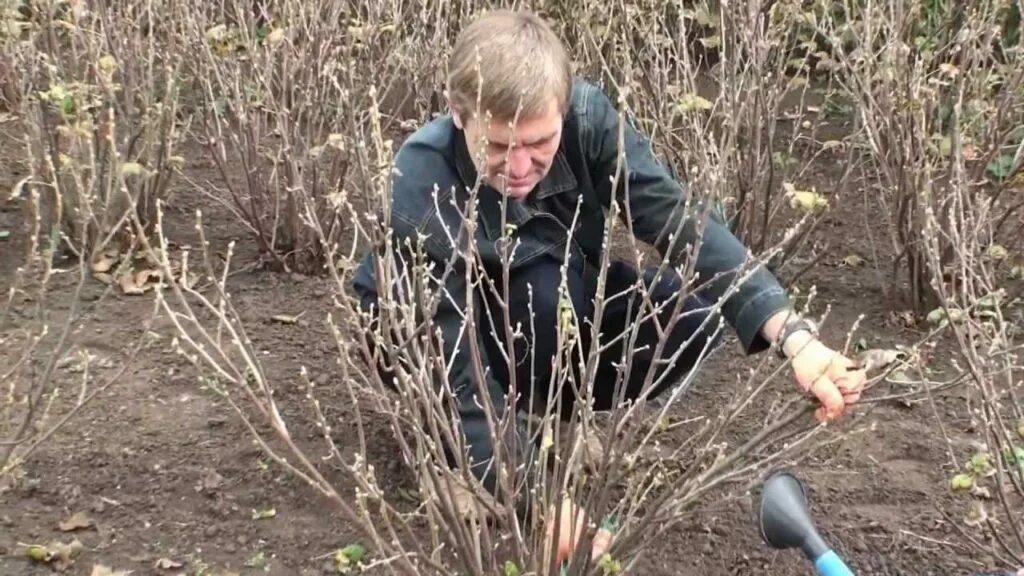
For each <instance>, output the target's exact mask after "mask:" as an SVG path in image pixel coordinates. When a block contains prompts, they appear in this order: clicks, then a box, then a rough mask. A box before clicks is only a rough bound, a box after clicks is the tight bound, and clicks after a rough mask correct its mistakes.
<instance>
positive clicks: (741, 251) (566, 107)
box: [355, 11, 865, 490]
mask: <svg viewBox="0 0 1024 576" xmlns="http://www.w3.org/2000/svg"><path fill="white" fill-rule="evenodd" d="M447 88H448V98H449V105H450V108H451V114H450V115H446V116H441V117H439V118H437V119H435V120H433V121H431V122H430V123H428V124H427V125H425V126H423V127H422V128H420V129H419V130H418V131H417V132H416V133H415V134H413V135H412V136H411V137H410V138H409V139H408V140H407V141H406V142H405V143H404V145H403V146H402V149H401V150H400V152H399V154H398V156H397V158H396V173H397V174H396V177H395V180H394V184H393V203H392V212H391V215H390V216H391V219H390V225H391V227H392V230H393V233H394V235H395V237H396V245H401V244H403V243H404V242H405V240H407V239H409V240H412V241H415V240H416V239H417V237H421V236H422V237H425V238H426V240H425V248H426V251H427V253H428V255H429V257H430V259H431V261H432V263H433V264H434V269H435V271H436V275H437V276H438V277H440V276H441V275H442V274H443V271H444V270H445V269H446V266H447V265H448V263H449V262H450V261H453V260H456V261H457V259H453V258H452V255H453V251H456V247H455V246H453V243H456V242H459V240H458V238H459V232H460V231H463V229H464V226H463V225H462V215H461V214H460V213H459V209H460V208H461V207H463V206H464V204H465V199H466V197H467V194H468V191H469V190H471V189H473V187H474V185H476V183H477V180H478V177H479V178H480V179H481V181H482V184H483V185H482V186H481V187H480V188H479V192H478V197H477V199H478V203H479V204H478V207H477V208H478V225H477V226H476V230H475V233H474V234H475V235H474V238H473V241H474V242H476V246H477V249H478V251H479V255H480V256H479V257H480V259H481V260H482V262H483V267H484V268H485V269H486V270H487V274H488V275H490V276H492V277H493V278H494V279H495V282H496V285H497V286H501V285H502V283H501V281H500V280H499V279H500V278H501V277H502V275H503V271H502V265H501V255H502V253H503V245H504V244H503V243H504V242H507V241H508V240H506V239H505V238H506V237H508V236H510V237H511V239H512V240H513V241H515V242H517V243H518V247H517V248H516V251H515V253H514V256H513V258H512V263H511V267H510V271H509V278H508V279H507V280H508V285H509V294H508V295H507V300H508V306H509V315H510V317H511V322H512V325H513V326H517V325H518V326H521V327H522V330H523V332H524V337H523V338H521V339H519V341H518V343H517V347H516V349H515V357H516V360H517V362H516V365H515V368H514V369H513V370H510V369H509V368H508V366H506V365H505V362H504V361H503V354H502V352H501V348H500V347H499V346H498V345H497V343H496V342H495V337H494V336H493V335H492V334H493V331H492V326H501V325H502V324H501V323H502V322H503V315H502V312H501V311H500V308H499V307H498V306H497V303H496V302H494V301H493V294H491V293H490V290H489V289H487V288H486V286H485V284H481V285H480V286H478V287H476V289H473V290H470V289H467V286H466V281H465V280H466V275H465V273H464V269H462V268H461V266H465V265H466V264H465V263H459V262H456V266H457V269H456V270H453V271H452V272H451V273H449V274H448V275H447V277H446V280H445V284H444V286H443V289H444V293H445V297H444V298H443V299H442V302H441V304H440V306H439V308H438V310H437V314H436V316H435V317H434V318H435V322H436V324H437V325H438V326H439V327H440V330H441V332H442V335H443V338H444V343H445V346H446V350H445V353H446V358H450V357H451V356H452V353H453V352H455V349H456V347H458V348H457V350H458V353H457V354H455V355H454V360H453V361H452V364H451V368H450V373H449V382H448V384H449V385H450V386H451V388H452V390H453V394H454V395H455V397H456V398H457V401H458V402H459V406H458V412H459V417H460V423H461V426H462V431H463V434H464V436H465V439H466V444H467V445H468V447H469V452H470V455H471V456H472V458H473V462H474V464H475V465H476V467H475V468H474V470H475V471H476V473H477V475H478V477H480V479H481V480H482V481H483V483H484V485H485V486H487V487H488V488H489V489H492V490H493V489H494V486H495V480H494V475H493V470H492V469H491V468H490V467H488V463H489V462H490V460H491V458H492V453H493V452H492V448H493V447H492V446H491V436H490V431H489V427H488V423H487V419H486V416H485V413H484V410H483V408H482V407H481V404H482V402H480V395H481V394H487V395H488V396H489V397H490V399H491V402H492V404H493V405H494V406H496V407H498V408H500V407H502V406H503V405H504V397H505V394H506V392H507V390H508V388H509V383H510V380H512V379H513V378H514V379H515V382H516V383H517V385H516V389H517V390H518V391H519V392H520V393H521V394H523V395H524V396H529V395H531V392H532V394H534V395H536V394H538V393H540V394H546V392H547V391H546V390H533V389H532V388H531V387H533V386H542V385H543V383H546V382H549V381H550V380H551V374H550V368H551V359H552V357H553V355H554V354H555V353H556V351H557V343H556V334H557V332H556V329H557V327H556V323H557V322H558V321H559V320H558V319H559V318H560V317H561V312H562V310H561V309H560V308H559V304H560V302H561V301H562V300H561V298H562V297H561V296H560V283H561V279H562V267H563V264H566V261H565V258H564V255H565V253H566V238H567V237H569V236H570V234H569V232H568V231H569V229H570V228H571V227H572V225H573V218H574V215H575V212H576V210H577V202H578V200H582V206H581V208H580V210H581V212H580V215H579V221H578V225H577V227H576V228H575V229H573V230H572V234H571V237H572V240H571V242H570V244H571V247H570V249H569V251H568V252H569V255H570V257H569V259H568V263H567V276H568V278H567V286H566V291H567V294H566V296H567V297H568V299H569V300H571V303H572V306H573V309H574V312H575V314H576V316H577V317H579V318H580V325H581V326H583V327H584V328H583V329H582V330H581V332H588V330H587V329H586V326H588V325H587V324H586V323H585V319H587V318H591V315H592V314H593V311H594V310H593V308H594V294H595V292H596V278H597V274H598V268H599V266H600V265H601V250H602V243H601V240H602V234H603V231H604V228H605V210H607V209H608V207H609V205H610V202H611V200H612V198H615V199H616V200H617V201H618V202H619V203H620V204H621V205H623V206H624V207H628V211H626V210H624V213H625V214H628V215H629V218H630V221H631V224H632V229H633V232H634V234H635V235H636V236H637V237H638V238H639V239H640V240H642V241H644V242H646V243H649V244H651V245H653V246H655V247H656V248H657V249H658V250H659V251H660V252H661V254H662V255H663V257H665V258H667V259H669V261H670V262H672V263H676V262H680V261H682V260H684V259H685V258H686V253H687V252H688V251H689V248H688V246H687V244H691V245H692V244H694V241H695V232H696V230H697V229H698V227H699V226H700V224H699V222H698V219H697V218H691V217H687V216H685V215H684V210H685V207H684V204H685V201H686V197H687V190H686V188H685V185H684V184H681V183H679V182H677V181H676V180H675V179H674V178H673V177H672V175H671V174H670V172H669V171H668V170H667V169H666V168H665V167H663V166H662V165H661V164H660V163H659V162H658V160H657V159H656V158H655V156H654V154H653V152H652V149H651V146H650V144H649V142H648V141H647V140H646V139H645V138H644V137H643V136H642V135H641V134H640V133H639V132H638V131H637V130H636V129H635V128H634V127H633V126H632V125H631V124H630V123H628V122H626V123H625V125H624V126H622V127H621V128H622V130H623V133H624V138H623V147H622V148H621V149H620V145H619V133H620V126H619V124H620V122H619V114H618V111H617V110H616V108H615V106H614V105H613V104H612V103H611V101H610V100H609V98H608V97H607V96H606V95H605V94H604V93H603V92H602V91H601V90H600V89H599V88H598V87H596V86H594V85H592V84H590V83H587V82H584V81H582V80H578V79H575V78H574V77H573V74H572V71H571V65H570V59H569V57H568V55H567V54H566V51H565V49H564V47H563V45H562V43H561V42H560V41H559V39H558V38H557V36H556V35H555V34H554V33H553V32H552V30H551V29H550V28H549V27H548V26H547V25H546V24H545V23H544V22H543V21H542V20H541V19H539V18H538V17H536V16H534V15H532V14H529V13H513V12H507V11H494V12H489V13H487V14H485V15H483V16H481V17H480V18H478V19H477V20H475V21H474V22H472V23H471V24H470V25H469V26H468V27H467V28H466V29H465V30H464V31H463V32H462V33H461V35H460V37H459V38H458V41H457V42H456V45H455V47H454V51H453V54H452V57H451V62H450V74H449V77H448V86H447ZM480 111H483V112H484V113H483V114H481V113H479V112H480ZM513 119H517V121H516V122H515V124H514V126H513V125H512V120H513ZM620 152H621V153H622V154H623V155H624V156H623V163H622V165H621V172H620V176H619V178H618V186H617V187H616V189H614V190H613V189H612V181H613V179H614V177H615V175H616V173H617V169H619V157H620ZM435 194H436V196H437V198H436V202H435V198H434V195H435ZM503 206H505V207H504V211H505V212H504V214H503V213H502V210H503ZM681 223H682V226H680V224H681ZM680 230H681V232H682V234H681V235H680V238H679V239H677V240H676V241H674V242H673V241H672V240H671V238H672V235H677V232H678V231H680ZM373 258H374V256H373V254H369V255H368V256H367V258H366V260H364V262H363V264H362V266H361V267H360V270H359V271H358V273H357V276H356V279H355V288H356V290H357V292H358V293H359V294H360V295H361V297H362V299H363V302H364V305H365V306H366V307H367V308H368V309H372V308H373V306H374V303H375V302H376V298H377V290H378V286H377V283H376V281H375V278H374V273H373V271H374V263H373ZM695 268H696V271H697V273H698V275H699V278H700V282H699V284H700V285H701V287H700V289H699V290H697V291H695V292H694V293H691V294H688V295H686V297H685V306H684V311H683V315H682V318H681V319H680V320H679V322H678V323H677V324H676V326H675V328H674V329H673V331H672V332H671V333H669V334H667V335H665V338H667V346H665V352H664V354H663V355H662V357H661V358H654V357H653V348H654V346H655V344H656V343H657V341H658V338H659V337H658V334H657V331H656V330H655V329H654V327H653V323H652V322H651V321H650V320H648V321H647V322H646V323H642V325H641V327H640V328H639V334H638V341H637V342H636V343H635V347H636V350H637V352H636V353H635V354H634V355H633V356H632V363H633V370H632V373H631V374H630V375H629V377H628V379H627V382H626V383H625V386H626V391H625V399H627V400H628V399H633V398H636V396H637V395H638V394H639V393H640V391H641V388H642V385H643V382H644V380H645V378H646V377H647V372H648V371H649V370H650V369H652V368H653V369H655V370H657V371H658V372H657V375H656V379H657V380H659V381H661V382H664V384H662V385H661V386H659V388H658V389H656V390H655V391H654V393H655V394H657V393H659V392H660V391H662V390H664V389H666V388H667V385H668V384H671V383H672V382H674V381H678V380H679V379H680V378H682V377H683V376H685V374H686V373H687V372H689V371H690V370H691V369H692V368H693V367H694V365H695V364H696V363H697V362H698V361H699V360H700V358H701V357H702V356H703V355H705V354H706V349H708V348H711V347H713V346H715V345H717V341H718V338H717V337H716V335H715V332H716V325H717V322H716V321H715V318H716V317H710V318H709V314H710V312H709V310H710V306H711V304H713V303H722V307H721V314H722V317H724V319H725V321H726V322H728V323H729V325H731V327H732V328H733V329H734V331H735V333H736V335H737V337H738V339H739V341H740V344H741V345H742V347H743V349H744V351H745V353H748V354H753V353H757V352H761V351H763V350H765V349H768V348H769V347H771V346H773V345H775V347H776V348H777V349H778V350H781V351H782V353H784V354H785V356H786V357H787V358H788V359H789V360H790V363H791V365H792V369H793V371H794V374H795V378H796V381H797V383H798V386H799V388H800V390H803V391H806V392H810V393H811V394H813V395H814V396H816V397H817V399H818V400H819V401H820V403H821V407H820V408H819V410H818V417H819V419H822V420H826V419H833V418H836V417H838V416H840V415H841V414H843V412H844V411H845V409H846V405H847V404H848V403H850V402H854V401H856V399H857V398H858V395H859V392H860V390H861V388H862V387H863V384H864V381H865V378H864V373H863V371H861V370H855V369H854V368H855V366H854V364H853V362H852V361H851V360H850V359H848V358H846V357H844V356H843V355H842V354H840V353H838V352H836V351H834V350H832V349H831V348H829V347H828V346H826V345H825V344H824V343H822V342H821V341H819V340H818V339H817V337H816V335H815V333H814V330H813V327H812V326H811V325H810V324H809V323H807V322H804V321H802V320H801V319H799V318H797V316H796V314H795V312H794V311H793V310H792V309H791V308H790V304H789V300H788V298H787V296H786V294H785V292H784V290H783V288H782V287H781V286H780V285H779V283H778V282H777V281H776V279H775V278H774V277H773V276H772V275H771V274H770V272H769V271H767V270H766V269H764V268H763V267H760V268H756V269H755V271H754V272H753V273H750V269H752V268H754V266H753V263H751V262H749V261H748V250H747V249H746V248H745V247H744V246H743V245H742V244H741V243H740V242H739V241H738V240H737V239H736V238H735V237H734V236H733V235H732V234H731V233H730V232H729V230H728V229H727V228H726V227H724V226H723V225H722V224H721V223H720V222H718V221H717V220H715V219H710V220H708V221H707V222H706V224H705V225H704V230H703V237H702V245H701V248H700V251H699V254H698V256H697V259H696V266H695ZM670 270H671V269H670ZM641 278H642V280H643V282H644V283H645V285H646V286H647V287H648V288H649V289H650V293H651V298H652V300H654V302H655V304H658V303H662V302H667V301H669V300H671V299H672V298H674V297H676V296H677V295H678V294H680V292H681V291H683V290H690V288H689V287H687V286H685V285H684V282H683V281H682V280H681V279H680V278H679V277H678V275H676V274H675V273H671V272H670V273H668V274H662V275H661V276H660V277H655V274H653V269H650V270H646V271H643V272H641V271H638V270H635V269H633V268H632V267H631V266H629V265H627V264H625V263H621V262H616V263H613V264H612V266H611V267H610V269H609V270H608V277H607V287H606V290H605V295H606V297H607V296H610V295H613V294H616V293H617V292H620V291H623V290H626V289H628V288H630V287H632V286H633V285H634V284H635V283H636V282H637V280H638V279H641ZM743 278H745V279H746V280H745V281H743V282H742V283H740V285H739V286H738V287H734V285H735V284H736V283H737V282H738V281H739V280H741V279H743ZM470 298H472V299H473V303H474V306H473V309H474V310H475V311H476V312H477V318H476V326H477V328H478V330H477V334H475V335H464V336H463V337H461V338H460V331H461V327H462V326H463V325H464V322H465V320H464V318H463V312H464V311H465V310H466V309H467V302H469V299H470ZM531 309H532V312H533V314H532V316H531ZM671 312H672V310H671V307H669V308H668V309H667V310H665V311H663V312H662V313H661V315H660V318H661V321H662V323H663V325H664V324H665V323H667V322H668V321H669V320H670V317H669V314H670V313H671ZM488 313H490V314H491V316H490V317H489V318H488V317H487V316H486V315H487V314H488ZM639 313H642V310H641V308H640V302H639V300H638V299H636V298H634V299H633V301H630V300H628V299H623V298H619V299H617V300H615V301H613V302H611V303H609V305H608V306H607V307H606V309H605V310H604V314H603V319H602V324H601V333H602V340H601V341H602V342H610V341H611V340H612V339H613V338H614V336H615V335H616V334H619V333H622V332H624V331H628V330H631V329H632V324H633V322H634V321H633V320H632V319H633V318H636V317H637V315H638V314H639ZM492 322H493V323H494V324H492ZM496 332H497V333H498V334H499V339H503V338H504V336H503V328H502V329H498V330H496ZM587 336H588V335H586V334H581V335H580V337H581V338H583V339H585V340H586V338H587ZM471 337H474V338H476V339H477V342H478V343H479V349H480V350H481V354H486V357H485V358H484V359H483V360H484V361H483V365H484V366H485V367H489V368H490V370H489V372H487V373H486V374H485V375H484V378H483V379H484V381H483V382H479V381H477V378H478V377H477V375H476V374H475V373H474V371H473V370H472V368H471V360H470V348H469V344H468V339H469V338H471ZM621 345H622V344H621V342H620V344H619V345H616V346H612V347H611V349H609V350H608V351H607V352H606V353H605V354H604V355H602V357H601V363H600V368H599V369H598V372H597V377H596V380H595V384H594V391H593V402H594V404H595V408H596V409H608V408H610V407H612V406H613V405H614V403H615V402H616V399H617V398H616V396H615V395H614V390H613V388H614V386H615V379H616V376H617V368H616V367H615V366H613V364H612V363H613V362H617V361H618V360H619V359H620V358H621V354H622V349H621ZM684 345H685V346H686V348H685V349H684V350H683V352H682V353H681V354H679V356H678V357H677V358H676V362H675V365H674V366H671V367H665V363H664V362H663V360H665V359H666V358H670V357H671V356H672V355H673V354H676V353H677V352H678V350H679V349H680V348H681V347H683V346H684ZM519 346H522V348H521V349H520V348H519ZM586 349H587V348H586V347H584V348H583V350H586ZM526 359H529V361H526ZM665 370H667V371H668V373H667V374H665V373H664V371H665ZM566 395H567V396H571V395H572V393H569V394H566Z"/></svg>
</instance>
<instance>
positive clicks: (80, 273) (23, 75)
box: [0, 2, 181, 480]
mask: <svg viewBox="0 0 1024 576" xmlns="http://www.w3.org/2000/svg"><path fill="white" fill-rule="evenodd" d="M146 6H148V7H151V8H156V9H157V10H159V8H160V7H159V6H154V4H153V3H147V4H146V5H144V6H143V5H123V4H121V5H118V6H114V7H111V6H106V5H104V4H102V3H101V4H99V5H97V6H96V7H95V8H96V9H95V10H90V9H89V7H86V6H85V5H84V4H82V3H58V2H38V3H31V4H25V5H22V6H21V7H20V8H19V10H18V11H17V12H16V13H14V14H11V13H9V12H6V11H5V12H4V13H3V17H4V20H3V24H4V26H5V27H4V33H5V36H4V38H3V41H4V44H5V46H7V47H10V49H11V50H10V51H9V52H7V51H5V53H4V56H3V60H4V62H5V63H6V62H11V63H13V66H14V67H15V68H16V70H17V74H18V76H17V77H16V78H14V80H13V82H10V83H8V84H6V85H5V89H9V91H8V96H9V97H8V98H7V102H8V104H14V105H15V106H16V107H15V108H14V110H13V111H14V112H15V113H16V114H17V116H18V123H17V125H18V127H19V128H20V127H24V128H25V133H23V134H21V136H22V137H21V138H18V139H17V140H18V142H19V143H22V144H23V148H22V149H21V151H22V152H23V155H21V156H19V158H18V161H20V162H22V163H24V164H25V165H27V167H28V169H29V176H28V177H26V178H24V179H23V180H21V181H20V182H18V183H17V184H16V185H15V186H14V189H13V191H12V194H11V195H10V198H5V199H4V200H5V201H11V202H20V203H21V204H22V205H23V206H24V214H25V215H26V222H25V226H24V228H23V232H24V233H25V234H26V241H25V249H26V251H25V256H24V258H23V260H22V263H21V266H20V267H19V268H18V269H17V271H16V273H15V274H14V277H13V278H10V279H8V280H9V282H8V283H7V286H8V288H9V290H8V293H7V294H6V301H5V303H4V308H3V315H2V317H0V342H2V345H3V349H4V353H5V358H6V359H7V360H9V362H8V363H6V364H5V366H4V368H3V372H2V373H0V385H2V388H3V400H2V403H0V406H2V409H0V476H3V477H4V479H5V480H7V479H9V478H11V477H12V476H13V475H15V474H16V473H17V472H18V470H19V469H20V466H21V465H22V464H24V463H25V461H26V460H27V459H28V458H29V456H30V455H31V454H32V453H33V452H34V451H35V450H36V449H37V448H38V447H39V446H40V445H41V444H42V443H43V442H44V441H45V440H47V439H48V438H51V437H52V436H53V434H54V433H56V432H57V431H58V430H59V429H60V428H61V427H62V426H64V425H65V424H66V423H67V422H69V421H70V420H71V419H72V418H73V417H74V416H75V415H76V414H77V413H79V411H80V410H81V409H82V407H83V406H85V405H86V404H88V403H89V402H90V401H91V400H92V399H93V398H95V397H96V396H97V395H98V394H101V393H102V392H103V391H104V390H106V389H108V388H109V387H110V386H111V385H113V384H114V383H116V382H117V381H118V380H119V379H120V378H121V377H122V376H123V375H124V373H125V371H126V370H128V369H129V367H130V366H131V363H132V360H133V359H134V357H135V355H136V354H137V352H138V350H139V349H140V348H141V347H142V346H143V345H144V344H145V339H144V337H143V338H140V339H139V340H137V341H134V342H131V343H129V344H128V345H127V346H126V347H125V348H124V349H123V350H121V352H123V353H124V354H123V355H121V356H119V357H117V358H114V357H111V358H103V359H97V358H94V357H93V356H92V355H91V354H90V353H89V352H88V351H87V350H84V349H81V348H80V347H79V346H78V345H77V344H78V342H77V339H76V331H79V330H81V329H82V326H83V325H84V324H86V323H87V322H88V313H89V312H90V310H91V308H92V307H93V306H95V305H96V304H95V300H96V299H95V298H93V299H92V300H93V303H91V304H86V303H85V301H84V300H83V297H82V295H83V292H84V291H88V292H92V291H91V290H88V289H87V287H88V285H89V283H90V282H92V281H93V279H94V278H98V279H101V280H104V281H105V282H106V283H107V284H111V285H113V286H116V287H117V288H118V289H119V290H120V291H122V292H124V293H127V294H142V293H144V292H146V291H148V290H150V289H151V288H152V287H153V284H154V283H153V281H152V280H153V276H154V275H155V274H157V273H158V272H157V271H156V269H155V264H156V263H158V260H157V259H156V257H155V256H154V255H152V254H146V253H140V252H138V250H137V248H138V247H139V244H138V240H137V238H138V235H139V234H143V235H144V234H147V233H149V232H150V231H151V229H152V225H153V224H154V223H155V215H156V212H155V209H156V200H157V199H158V198H165V197H166V195H167V193H168V190H169V187H170V184H171V182H172V178H173V173H174V171H175V170H176V168H177V164H178V163H179V162H180V159H178V158H176V157H175V156H173V153H174V146H175V144H176V143H177V128H178V127H177V123H178V122H179V118H178V117H177V108H176V101H177V98H176V91H175V87H174V78H175V65H176V64H175V62H176V61H177V60H178V59H179V58H180V55H181V50H180V49H175V48H174V47H173V46H171V45H168V44H167V43H165V42H163V41H159V42H158V41H157V39H156V38H154V37H153V36H152V35H151V34H150V32H151V30H150V28H149V26H148V23H149V22H150V21H151V20H152V18H153V17H154V14H155V13H154V12H147V9H146ZM4 65H5V64H4ZM0 66H2V65H0ZM5 80H11V77H10V76H8V77H6V78H5ZM11 91H13V94H14V95H13V96H11V93H12V92H11ZM15 150H17V149H15ZM132 223H135V224H136V226H129V224H132ZM19 237H20V234H19ZM60 273H64V274H67V276H65V278H70V277H71V276H72V274H74V275H76V279H75V280H76V281H75V282H73V283H72V284H73V286H72V287H70V293H65V294H63V295H62V297H61V298H60V299H59V300H55V299H54V298H53V297H52V294H53V293H54V292H56V291H57V288H56V287H55V284H56V285H58V286H59V285H61V284H62V283H60V282H56V281H55V278H56V277H57V275H58V274H60ZM63 288H65V289H67V288H69V287H68V286H67V285H66V284H65V285H64V286H63ZM154 312H155V309H154ZM97 364H101V365H97ZM68 374H74V376H73V377H71V378H70V379H69V378H68V376H67V375H68ZM79 375H80V376H79ZM69 390H71V392H70V393H69Z"/></svg>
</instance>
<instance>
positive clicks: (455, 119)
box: [444, 90, 465, 130]
mask: <svg viewBox="0 0 1024 576" xmlns="http://www.w3.org/2000/svg"><path fill="white" fill-rule="evenodd" d="M444 100H445V103H446V104H448V109H449V110H451V111H452V121H453V122H455V127H456V128H458V129H459V130H465V128H464V127H463V124H462V115H461V114H459V111H458V110H457V109H456V108H455V106H453V105H452V99H451V98H450V97H449V96H448V91H447V90H445V91H444Z"/></svg>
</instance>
